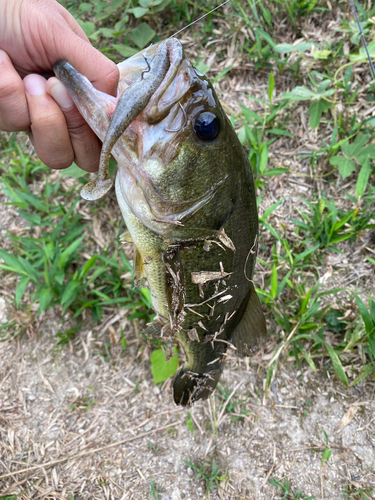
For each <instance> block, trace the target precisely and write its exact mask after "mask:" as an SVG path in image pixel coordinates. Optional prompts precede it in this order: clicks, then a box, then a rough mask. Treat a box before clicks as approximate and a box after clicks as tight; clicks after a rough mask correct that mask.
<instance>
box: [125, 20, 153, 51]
mask: <svg viewBox="0 0 375 500" xmlns="http://www.w3.org/2000/svg"><path fill="white" fill-rule="evenodd" d="M155 35H156V33H155V31H154V30H153V29H152V28H150V26H149V25H148V24H146V23H142V24H140V25H139V26H138V27H137V28H135V29H134V30H132V31H131V32H130V36H131V38H132V40H133V41H134V43H135V44H136V45H137V46H138V47H139V48H140V49H143V47H145V46H146V45H147V44H148V43H150V42H151V40H152V39H153V38H154V36H155Z"/></svg>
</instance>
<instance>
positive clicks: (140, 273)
mask: <svg viewBox="0 0 375 500" xmlns="http://www.w3.org/2000/svg"><path fill="white" fill-rule="evenodd" d="M133 267H134V275H135V279H136V280H137V281H141V279H142V278H144V277H145V276H146V274H145V266H144V263H143V259H142V255H141V254H140V253H139V251H138V249H137V248H134V263H133Z"/></svg>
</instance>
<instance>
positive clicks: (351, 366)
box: [0, 0, 375, 427]
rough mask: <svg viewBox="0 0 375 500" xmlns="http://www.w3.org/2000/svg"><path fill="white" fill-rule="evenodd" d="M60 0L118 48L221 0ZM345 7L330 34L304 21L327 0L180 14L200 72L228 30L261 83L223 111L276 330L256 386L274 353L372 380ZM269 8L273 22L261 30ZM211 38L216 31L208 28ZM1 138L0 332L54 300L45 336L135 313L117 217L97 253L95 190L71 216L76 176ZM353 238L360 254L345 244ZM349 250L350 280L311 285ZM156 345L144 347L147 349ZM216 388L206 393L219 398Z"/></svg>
mask: <svg viewBox="0 0 375 500" xmlns="http://www.w3.org/2000/svg"><path fill="white" fill-rule="evenodd" d="M61 3H62V4H63V5H65V6H66V7H67V8H68V9H69V10H70V11H71V13H72V14H73V15H74V16H75V17H76V18H77V19H78V20H79V22H80V24H81V26H82V27H83V29H84V31H85V32H86V34H87V35H88V36H89V38H90V41H91V42H92V43H93V44H94V45H95V46H97V47H98V48H99V49H100V50H101V51H102V52H104V53H105V54H106V55H107V56H109V57H111V58H112V59H114V60H116V61H119V60H121V59H123V58H125V57H128V56H129V55H132V54H133V53H135V52H138V51H139V50H140V49H141V48H143V47H144V46H145V45H147V44H149V43H150V42H156V41H158V40H159V39H160V38H164V37H165V36H168V35H171V34H172V33H173V32H175V31H177V30H178V29H180V28H182V27H183V26H184V25H186V24H188V23H189V22H191V21H192V20H194V19H196V18H197V17H199V16H200V15H202V13H204V12H207V11H208V10H210V9H212V8H213V7H215V6H216V5H218V4H219V2H208V1H205V2H201V3H200V4H199V5H198V4H197V3H196V2H195V1H192V0H190V1H188V2H180V1H178V0H163V1H161V0H160V1H159V0H152V1H142V2H141V1H140V2H138V1H135V0H134V1H129V2H125V1H123V0H118V1H112V2H111V4H110V5H108V3H107V2H99V0H91V1H88V2H80V1H73V0H67V1H66V2H61ZM340 5H341V4H340ZM345 8H346V7H345V6H344V4H342V5H341V23H340V25H339V26H338V27H337V30H336V34H335V36H331V37H330V39H329V41H328V39H327V40H319V41H316V39H315V38H314V37H312V38H311V39H309V36H308V32H307V31H306V30H305V31H304V27H305V26H306V24H305V23H306V19H312V20H316V19H318V18H319V19H320V20H323V21H322V22H324V19H325V16H326V17H327V18H328V17H329V15H330V12H329V10H328V8H327V3H326V2H323V1H319V0H293V1H292V2H290V1H289V2H287V1H284V0H273V1H271V0H270V1H264V2H260V3H255V2H251V1H248V2H239V1H237V0H234V1H233V3H232V4H230V7H228V6H226V11H225V12H224V11H221V10H220V9H219V10H218V11H216V12H215V13H213V14H210V15H209V16H207V17H206V18H205V19H204V20H203V21H202V22H199V23H198V24H196V25H194V26H192V27H191V28H189V30H190V33H191V36H192V37H193V38H194V39H195V40H196V42H197V43H196V48H195V49H194V50H195V56H196V60H197V61H199V65H200V67H202V66H205V69H206V70H207V72H208V75H209V77H211V76H212V77H213V78H212V79H214V78H215V77H218V78H215V79H216V80H217V81H218V82H219V84H220V83H221V82H225V79H226V74H227V72H228V71H230V73H229V75H231V72H232V69H231V68H232V66H230V69H229V70H228V67H225V61H226V60H228V59H229V55H228V54H229V52H228V51H229V48H228V47H229V46H230V43H232V44H233V51H234V53H236V54H237V57H239V58H241V61H242V62H243V63H244V64H245V63H246V64H249V65H251V68H252V69H251V71H252V74H254V75H255V76H257V75H263V80H264V79H266V81H267V88H266V91H265V92H263V91H262V92H263V93H258V94H257V95H247V96H246V98H245V100H244V101H243V103H242V104H240V108H239V110H238V112H233V113H232V116H231V120H232V123H233V125H234V126H235V128H236V130H237V132H238V135H239V138H240V140H241V142H242V144H243V145H244V147H245V148H246V150H247V151H248V155H249V160H250V162H251V165H252V168H253V172H254V176H255V182H256V187H257V192H258V203H259V205H260V206H261V207H262V210H261V213H260V226H261V239H260V255H259V264H260V269H261V271H260V273H259V274H260V275H262V276H263V278H264V286H262V287H261V289H258V293H259V295H260V297H261V300H262V302H263V304H264V308H265V311H266V313H267V318H268V321H269V325H270V328H269V331H270V336H271V338H272V339H273V341H274V342H273V344H272V348H273V354H272V356H271V359H270V361H269V363H268V366H267V387H269V386H270V384H271V382H272V380H273V379H274V377H275V375H276V373H277V370H278V369H279V367H280V366H281V365H282V364H284V363H286V362H290V361H292V362H293V363H294V365H295V366H298V367H300V368H301V369H302V367H307V366H308V367H310V368H311V369H312V370H313V371H316V370H317V369H318V367H319V366H321V367H324V368H323V369H324V373H325V374H326V376H335V377H337V379H338V380H339V381H340V382H341V383H343V384H344V385H346V386H349V385H355V384H357V383H359V382H360V381H361V380H363V379H365V378H369V379H372V380H374V379H375V305H374V304H375V303H374V299H375V297H374V296H373V297H371V295H370V292H369V290H370V288H371V287H369V286H368V285H369V284H368V283H367V284H366V278H365V274H366V273H368V274H369V275H371V273H372V276H374V265H375V256H374V253H372V252H371V244H370V243H369V244H367V243H366V242H367V241H369V235H370V234H371V231H374V227H375V220H374V215H373V214H374V208H375V187H374V185H375V182H374V181H375V166H374V159H375V148H374V135H375V132H374V131H375V129H374V125H375V119H374V118H373V117H369V116H368V115H366V116H362V115H363V112H364V110H365V109H366V103H367V102H370V103H371V102H373V101H374V99H375V94H374V89H375V86H374V84H371V83H369V84H365V83H364V82H365V81H366V78H367V75H368V74H369V70H368V68H367V63H366V58H365V57H364V52H363V49H362V47H361V45H360V44H361V42H360V38H359V33H358V28H357V27H356V24H355V23H354V22H353V16H352V14H351V12H350V11H349V10H344V9H345ZM358 9H359V16H360V20H361V22H362V26H363V29H364V31H365V35H366V36H367V38H368V39H369V40H370V39H371V37H373V35H374V26H373V23H371V22H370V19H371V17H372V16H373V15H374V8H373V9H372V10H366V9H365V8H364V7H361V6H360V5H359V4H358ZM278 21H280V23H281V22H282V23H283V24H282V28H280V29H275V26H276V25H277V22H278ZM227 33H228V34H229V35H227ZM244 33H245V34H244ZM285 33H287V36H286V37H285V36H284V35H285ZM225 36H228V38H227V39H226V40H225V43H224V42H221V41H220V39H221V37H223V38H225ZM212 41H215V42H216V44H214V45H211V47H213V46H214V47H215V51H216V55H217V62H218V63H219V64H218V67H219V69H220V71H219V70H216V73H215V66H213V67H211V68H209V67H208V65H207V64H206V63H207V61H208V57H207V56H206V55H205V54H206V53H205V52H204V49H203V47H204V44H205V43H206V42H212ZM296 41H297V43H296ZM370 49H371V50H374V49H373V47H370ZM202 54H203V55H202ZM221 61H223V65H222V66H220V64H221ZM232 64H233V63H232ZM358 68H361V71H362V73H361V77H359V76H358ZM354 70H356V71H354ZM236 72H238V70H236V68H234V69H233V74H234V75H236V74H237V73H236ZM301 113H302V114H304V115H305V116H306V120H305V122H306V124H305V128H304V130H305V131H306V133H307V134H309V137H311V141H310V142H313V143H314V147H310V148H308V150H306V148H304V149H303V150H301V151H297V152H296V153H295V155H294V157H295V161H294V162H293V164H292V165H286V164H285V162H284V163H280V162H279V161H278V150H279V149H280V148H284V149H285V148H292V149H294V150H299V149H300V148H299V147H298V144H299V138H298V130H296V123H299V122H298V116H299V114H301ZM2 149H3V151H2V155H1V160H2V166H1V171H2V176H1V185H2V189H3V191H4V193H5V194H6V195H7V196H8V198H9V199H10V204H11V205H12V206H13V209H14V210H16V211H17V212H18V214H19V217H20V218H19V219H18V220H19V221H20V222H19V224H20V226H21V230H20V231H9V232H8V233H7V234H6V235H5V239H6V245H5V247H6V248H4V249H2V250H0V257H1V259H2V263H1V264H0V267H1V269H2V270H3V272H4V275H3V276H4V278H3V280H5V281H4V282H6V283H8V281H9V283H11V286H9V290H10V291H9V293H8V296H7V297H6V299H7V302H8V303H9V304H11V307H12V308H13V311H14V314H12V315H11V319H10V320H9V321H8V323H6V324H5V325H2V326H1V329H0V338H1V337H2V338H7V337H9V335H10V332H11V333H12V334H14V333H21V332H24V331H28V328H29V326H30V323H32V322H33V321H34V320H35V318H37V317H39V316H40V315H42V314H43V313H44V312H45V311H46V310H47V309H49V308H52V307H53V308H57V310H58V311H59V313H60V315H61V318H62V321H63V324H65V323H64V322H66V327H63V330H62V331H61V332H59V334H58V342H59V344H60V345H64V344H66V343H68V342H69V340H71V338H73V337H74V334H75V332H76V331H77V329H78V328H79V325H80V324H81V323H82V321H83V320H84V319H85V318H86V315H88V317H92V319H93V321H94V322H96V323H98V322H100V321H101V319H102V318H103V314H104V313H105V311H106V310H107V309H108V308H112V307H115V308H121V309H128V312H129V314H128V319H129V320H130V321H131V320H139V319H140V320H145V321H147V320H148V318H149V315H150V314H151V309H150V297H149V294H148V292H147V290H146V289H142V288H138V287H134V281H133V278H132V267H131V263H130V261H129V256H128V255H126V254H125V252H124V251H123V249H122V248H119V245H118V236H119V234H121V232H122V231H123V227H122V224H121V223H118V222H116V223H113V224H112V223H106V224H105V228H106V229H105V230H106V231H110V234H111V239H112V241H111V243H110V244H107V245H105V246H103V247H102V248H100V251H98V246H97V245H96V244H95V240H94V239H93V237H92V234H91V233H92V219H93V218H95V217H97V218H99V219H100V218H104V217H105V212H104V211H103V205H100V204H97V205H95V206H94V205H90V207H89V209H87V210H89V211H90V213H91V215H90V216H87V211H86V212H85V214H86V215H85V216H83V215H82V213H81V212H82V204H81V203H82V202H81V200H80V199H79V197H78V195H77V192H78V187H79V185H80V184H81V183H82V182H84V179H83V177H81V174H80V173H77V171H76V170H75V171H71V174H72V175H75V176H76V177H75V178H74V179H75V180H74V182H70V181H71V179H69V177H62V176H59V175H56V174H51V173H50V172H49V171H48V169H47V168H46V167H44V166H43V165H42V164H41V163H40V162H39V161H38V160H36V159H35V157H34V156H33V155H32V154H29V153H26V152H25V148H22V147H21V146H20V143H19V142H18V141H17V139H16V138H15V136H14V135H12V136H10V137H9V136H8V135H3V136H2ZM51 179H52V180H51ZM289 179H290V180H293V179H294V181H295V182H297V183H298V181H300V182H301V183H302V185H303V184H305V185H307V186H308V187H309V189H308V191H307V192H306V191H305V192H304V195H303V196H301V197H300V202H299V203H297V205H296V206H295V207H293V209H292V210H289V212H288V211H286V210H285V208H284V207H285V206H286V204H287V202H288V200H287V198H286V195H284V194H283V192H282V189H279V195H278V196H277V199H276V200H275V199H273V200H272V201H273V202H271V204H270V203H268V201H267V200H269V199H270V192H271V191H272V186H273V185H274V184H276V183H279V182H281V183H284V186H286V185H287V183H288V181H289ZM296 179H297V181H296ZM306 183H308V184H306ZM263 207H264V208H263ZM280 213H282V214H283V215H282V217H280V215H279V214H280ZM366 245H367V246H366ZM358 247H361V248H362V250H361V253H360V254H356V252H355V251H356V249H357V248H358ZM366 248H369V250H367V249H366ZM372 248H373V245H372ZM353 254H354V255H356V256H355V258H356V259H357V260H356V265H357V268H358V262H359V261H360V259H362V260H363V261H364V262H366V266H367V267H366V270H365V274H364V275H363V276H362V277H361V278H360V279H359V280H357V282H358V283H359V284H358V285H356V286H352V285H351V284H350V283H351V282H350V279H351V276H350V275H348V278H347V280H346V282H345V280H344V283H343V284H339V285H333V286H332V287H328V286H327V285H325V283H324V280H323V279H322V273H323V274H324V272H326V273H327V272H329V264H328V262H330V261H334V259H339V258H342V259H345V258H346V259H349V262H351V260H350V259H351V258H352V256H353ZM340 256H341V257H340ZM348 265H349V264H348ZM124 274H126V276H127V279H124V277H123V276H124ZM256 279H257V277H256ZM336 281H338V282H340V280H336ZM348 304H350V306H349V305H348ZM17 311H20V312H22V315H21V314H18V313H17ZM17 318H18V319H17ZM19 318H29V320H24V319H23V320H22V321H20V319H19ZM276 332H277V333H276ZM125 345H126V343H125ZM124 347H125V346H124ZM155 352H156V351H155ZM160 352H161V353H162V351H160ZM160 352H159V354H160ZM159 357H162V356H161V354H160V356H159V355H155V354H154V359H158V360H159ZM172 359H173V358H172ZM319 360H320V361H321V363H320V365H319V363H318V361H319ZM173 363H174V364H173ZM175 364H176V363H175V361H172V365H173V367H174V368H173V369H171V368H169V369H168V370H164V371H165V374H162V373H161V372H162V371H163V369H160V370H159V369H158V368H156V372H155V370H154V372H155V373H156V377H155V380H156V381H158V382H160V381H163V380H164V379H165V378H166V377H167V376H169V375H171V373H172V372H173V371H174V370H175ZM153 367H154V368H155V365H153ZM155 373H154V376H155ZM163 373H164V372H163ZM163 377H164V378H163ZM225 397H227V395H225V394H221V393H220V398H222V399H223V401H225ZM235 405H236V407H235ZM245 408H246V402H242V401H241V402H240V401H238V403H234V402H231V404H230V405H228V407H227V409H226V411H227V412H229V413H232V414H233V416H232V418H231V420H233V421H234V420H236V419H239V420H241V419H243V418H242V415H244V416H246V409H245ZM190 422H191V421H190ZM191 427H193V424H192V423H191Z"/></svg>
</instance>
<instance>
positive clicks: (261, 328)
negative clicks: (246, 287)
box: [231, 284, 267, 356]
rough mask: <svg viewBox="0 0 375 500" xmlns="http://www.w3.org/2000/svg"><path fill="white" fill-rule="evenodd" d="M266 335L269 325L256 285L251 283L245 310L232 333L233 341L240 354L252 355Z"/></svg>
mask: <svg viewBox="0 0 375 500" xmlns="http://www.w3.org/2000/svg"><path fill="white" fill-rule="evenodd" d="M266 336H267V327H266V321H265V319H264V316H263V311H262V306H261V304H260V301H259V297H258V295H257V293H256V291H255V288H254V285H253V284H251V289H250V296H249V299H248V302H247V305H246V309H245V312H244V313H243V316H242V318H241V320H240V322H239V323H238V325H237V326H236V328H235V330H234V332H233V334H232V338H231V343H232V344H233V345H234V346H235V347H236V348H237V352H238V354H241V355H243V356H250V355H251V354H253V353H254V352H256V351H257V350H258V349H259V347H260V346H261V345H262V343H263V342H264V341H265V339H266Z"/></svg>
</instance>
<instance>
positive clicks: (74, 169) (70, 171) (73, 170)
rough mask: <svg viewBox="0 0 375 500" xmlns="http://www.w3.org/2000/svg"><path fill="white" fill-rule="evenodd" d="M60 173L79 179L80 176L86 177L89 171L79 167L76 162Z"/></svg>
mask: <svg viewBox="0 0 375 500" xmlns="http://www.w3.org/2000/svg"><path fill="white" fill-rule="evenodd" d="M60 173H61V175H67V176H69V177H74V178H76V179H78V177H84V176H85V175H86V174H87V172H85V171H84V170H82V169H81V168H79V166H78V165H76V164H75V163H72V164H71V165H70V167H68V168H64V170H61V171H60Z"/></svg>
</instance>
